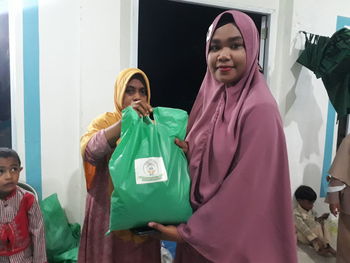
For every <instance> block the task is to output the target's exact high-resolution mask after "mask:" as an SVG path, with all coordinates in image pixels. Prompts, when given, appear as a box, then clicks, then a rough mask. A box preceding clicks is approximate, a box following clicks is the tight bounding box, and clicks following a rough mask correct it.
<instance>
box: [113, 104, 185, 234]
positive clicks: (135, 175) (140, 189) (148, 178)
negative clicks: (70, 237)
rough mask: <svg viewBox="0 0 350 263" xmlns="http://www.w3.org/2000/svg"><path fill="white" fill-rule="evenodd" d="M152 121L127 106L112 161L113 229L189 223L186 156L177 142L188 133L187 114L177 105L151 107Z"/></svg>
mask: <svg viewBox="0 0 350 263" xmlns="http://www.w3.org/2000/svg"><path fill="white" fill-rule="evenodd" d="M153 116H154V122H153V121H152V120H151V119H150V118H149V117H143V118H140V117H139V116H138V114H137V113H136V111H135V110H134V109H133V108H131V107H127V108H126V109H124V110H123V115H122V131H121V142H120V143H119V145H118V147H117V148H116V149H115V151H114V153H113V155H112V157H111V159H110V161H109V171H110V175H111V178H112V182H113V186H114V191H113V193H112V198H111V210H110V211H111V212H110V226H109V231H113V230H123V229H131V228H137V227H143V226H146V225H147V223H148V222H150V221H155V222H158V223H162V224H178V223H182V222H186V221H187V219H188V218H189V217H190V215H191V214H192V208H191V206H190V203H189V191H190V178H189V173H188V164H187V159H186V157H185V155H184V153H183V151H182V150H181V149H180V148H179V147H178V146H177V145H176V144H175V143H174V139H175V138H179V139H180V140H183V139H184V137H185V134H186V126H187V120H188V115H187V112H185V111H183V110H179V109H171V108H163V107H157V108H154V109H153Z"/></svg>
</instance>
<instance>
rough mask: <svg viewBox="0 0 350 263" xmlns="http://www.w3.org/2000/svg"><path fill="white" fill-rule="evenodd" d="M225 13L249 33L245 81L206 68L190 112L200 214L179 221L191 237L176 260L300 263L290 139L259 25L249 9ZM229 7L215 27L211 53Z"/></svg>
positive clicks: (193, 192)
mask: <svg viewBox="0 0 350 263" xmlns="http://www.w3.org/2000/svg"><path fill="white" fill-rule="evenodd" d="M224 13H228V14H231V15H232V16H233V18H234V21H235V23H236V25H237V27H238V28H239V30H240V32H241V34H242V37H243V39H244V43H245V49H246V56H247V57H246V59H247V65H246V71H245V73H244V75H243V77H242V78H241V80H240V81H239V82H238V83H236V84H235V85H225V84H223V83H220V82H218V81H216V80H215V79H214V77H213V75H212V74H211V73H210V71H209V69H207V72H206V75H205V77H204V80H203V83H202V86H201V88H200V91H199V93H198V96H197V98H196V101H195V103H194V106H193V109H192V111H191V114H190V118H189V126H188V136H187V138H186V140H187V141H188V143H189V151H188V154H187V156H188V159H189V169H190V175H191V179H192V185H191V203H192V207H193V209H194V214H193V216H192V217H191V218H190V219H189V221H188V222H187V224H182V225H180V226H179V227H178V231H179V233H180V235H181V236H182V237H183V239H184V240H185V241H186V244H182V245H181V244H180V245H179V246H178V251H177V260H176V262H196V263H197V262H198V263H199V262H207V261H206V259H207V260H210V261H212V262H220V263H232V262H238V263H240V262H269V263H280V262H284V263H294V262H297V258H296V239H295V236H294V224H293V217H292V205H291V204H292V202H291V192H290V182H289V172H288V159H287V151H286V145H285V138H284V133H283V128H282V122H281V119H280V116H279V112H278V108H277V105H276V102H275V100H274V99H273V97H272V95H271V93H270V91H269V89H268V87H267V85H266V83H265V80H264V78H263V76H262V74H261V73H260V72H259V70H258V61H257V59H258V52H259V39H258V32H257V29H256V27H255V25H254V22H253V21H252V20H251V19H250V18H249V17H248V16H247V15H245V14H244V13H241V12H238V11H226V12H224ZM224 13H222V14H220V15H219V16H218V17H216V19H215V20H214V22H213V24H212V26H211V27H210V28H212V30H210V28H209V32H208V41H207V46H206V54H208V50H209V43H210V40H211V38H212V35H213V33H214V31H215V29H216V25H217V23H218V21H219V20H220V18H221V16H222V15H223V14H224ZM188 244H189V245H190V246H188ZM198 252H199V254H200V255H201V256H204V258H206V259H204V258H203V260H200V259H199V258H198V255H199V254H198ZM201 256H200V257H201Z"/></svg>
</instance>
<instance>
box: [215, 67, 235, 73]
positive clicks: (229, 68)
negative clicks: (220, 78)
mask: <svg viewBox="0 0 350 263" xmlns="http://www.w3.org/2000/svg"><path fill="white" fill-rule="evenodd" d="M218 69H219V71H221V72H227V71H230V70H231V69H232V67H230V66H227V67H225V66H224V67H219V68H218Z"/></svg>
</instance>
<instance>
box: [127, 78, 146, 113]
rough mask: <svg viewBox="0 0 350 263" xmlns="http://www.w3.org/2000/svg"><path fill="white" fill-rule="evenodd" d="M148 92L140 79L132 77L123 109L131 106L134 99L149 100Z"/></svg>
mask: <svg viewBox="0 0 350 263" xmlns="http://www.w3.org/2000/svg"><path fill="white" fill-rule="evenodd" d="M147 98H148V94H147V88H146V87H145V85H144V84H143V83H142V82H141V81H140V80H138V79H136V78H134V79H131V80H130V81H129V82H128V84H127V85H126V88H125V92H124V97H123V105H122V107H123V109H124V108H126V107H128V106H130V105H131V103H132V102H134V101H139V100H141V101H144V102H147Z"/></svg>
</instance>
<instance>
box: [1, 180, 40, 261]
mask: <svg viewBox="0 0 350 263" xmlns="http://www.w3.org/2000/svg"><path fill="white" fill-rule="evenodd" d="M25 194H30V195H32V194H31V193H29V192H27V191H25V190H24V189H22V188H20V187H17V189H16V192H15V194H14V195H11V197H10V198H8V199H7V198H6V199H0V224H5V223H9V222H12V221H13V220H14V218H15V217H16V215H17V213H18V210H19V207H20V204H21V201H22V199H23V197H24V195H25ZM33 199H34V202H33V203H32V205H31V207H30V208H29V210H28V211H27V217H28V230H29V235H30V240H31V242H30V245H29V246H28V247H27V248H26V249H24V250H22V251H20V252H18V253H16V254H14V255H11V256H0V263H45V262H47V260H46V250H45V232H44V222H43V218H42V214H41V211H40V208H39V204H38V202H37V201H36V200H35V198H34V197H33Z"/></svg>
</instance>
